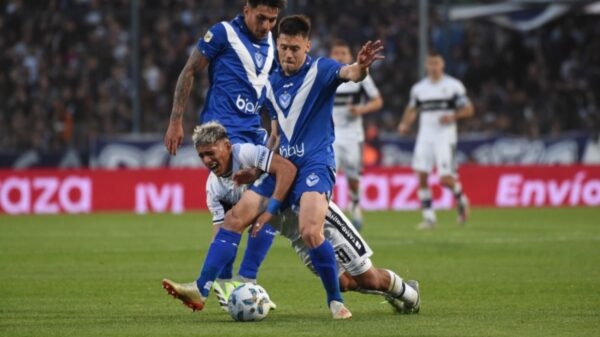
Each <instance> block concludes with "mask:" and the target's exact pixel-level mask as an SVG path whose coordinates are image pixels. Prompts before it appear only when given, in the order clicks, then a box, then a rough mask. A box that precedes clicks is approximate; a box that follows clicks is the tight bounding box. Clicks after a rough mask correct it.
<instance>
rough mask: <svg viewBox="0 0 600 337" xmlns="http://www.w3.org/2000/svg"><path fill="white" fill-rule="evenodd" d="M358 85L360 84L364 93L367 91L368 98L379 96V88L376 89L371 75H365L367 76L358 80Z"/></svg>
mask: <svg viewBox="0 0 600 337" xmlns="http://www.w3.org/2000/svg"><path fill="white" fill-rule="evenodd" d="M360 85H361V86H362V88H363V90H364V91H365V93H367V97H369V99H373V98H375V97H379V96H381V94H380V93H379V89H377V86H376V85H375V82H374V81H373V78H372V77H371V75H367V77H365V79H364V80H363V81H362V82H360Z"/></svg>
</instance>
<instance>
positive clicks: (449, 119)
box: [440, 115, 456, 125]
mask: <svg viewBox="0 0 600 337" xmlns="http://www.w3.org/2000/svg"><path fill="white" fill-rule="evenodd" d="M455 121H456V118H455V117H454V115H443V116H442V117H440V123H441V124H444V125H446V124H451V123H454V122H455Z"/></svg>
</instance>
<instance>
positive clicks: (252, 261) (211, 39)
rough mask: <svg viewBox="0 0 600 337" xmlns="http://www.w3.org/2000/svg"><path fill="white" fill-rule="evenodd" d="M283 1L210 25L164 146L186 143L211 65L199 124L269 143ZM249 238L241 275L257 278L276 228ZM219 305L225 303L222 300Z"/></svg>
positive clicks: (260, 0)
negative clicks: (194, 97)
mask: <svg viewBox="0 0 600 337" xmlns="http://www.w3.org/2000/svg"><path fill="white" fill-rule="evenodd" d="M285 3H286V1H285V0H248V1H247V3H246V5H245V6H244V9H243V15H239V16H237V17H236V18H235V19H233V20H232V21H229V22H220V23H217V24H215V25H214V26H212V27H211V28H210V29H209V30H208V32H206V34H205V35H204V36H203V37H202V38H200V40H199V41H198V44H197V45H196V47H195V48H193V50H192V53H191V55H190V56H189V58H188V60H187V62H186V64H185V66H184V68H183V70H182V71H181V73H180V75H179V78H178V80H177V85H176V88H175V95H174V100H173V109H172V112H171V118H170V122H169V127H168V129H167V132H166V135H165V139H164V142H165V146H166V147H167V150H168V151H169V153H170V154H171V155H176V153H177V149H178V148H179V146H181V144H182V142H183V125H182V124H183V122H182V119H183V114H184V111H185V107H186V103H187V100H188V97H189V95H190V92H191V90H192V86H193V84H194V74H196V73H198V72H201V71H204V69H206V68H207V67H208V73H209V79H210V87H209V90H208V93H207V97H206V100H205V102H206V103H205V105H204V108H203V110H202V113H201V115H200V124H202V123H206V122H209V121H212V120H217V121H219V122H220V123H221V124H223V125H224V126H225V127H226V128H227V132H228V135H229V138H230V139H231V142H232V143H254V144H265V141H266V131H265V130H264V129H262V128H261V118H260V110H261V101H262V99H263V89H264V87H265V84H266V83H267V81H268V76H269V73H270V71H271V67H272V65H273V63H274V62H273V61H274V59H275V57H276V55H275V54H276V53H275V42H274V39H273V37H272V34H271V29H272V28H273V27H274V26H275V23H276V21H277V16H278V14H279V11H280V10H281V9H283V8H284V7H285ZM266 227H267V228H266V229H267V230H264V231H261V232H260V233H259V235H257V236H256V237H248V245H247V249H246V254H245V255H244V258H243V260H242V263H241V265H240V269H239V271H238V276H237V278H238V279H241V280H242V281H254V280H256V277H257V272H258V268H259V266H260V264H261V263H262V261H263V260H264V258H265V256H266V254H267V252H268V250H269V248H270V247H271V244H272V242H273V238H274V231H273V230H272V229H269V228H268V227H269V226H268V225H266ZM234 260H235V256H234V257H232V259H231V260H230V261H227V262H226V265H225V267H224V268H223V271H222V273H221V274H220V275H219V278H218V279H217V282H216V283H215V284H214V287H215V292H216V293H217V296H218V297H219V299H222V298H227V297H228V292H229V291H230V290H231V289H232V288H233V287H234V285H235V282H232V277H233V263H234ZM219 302H220V304H221V305H227V303H224V302H223V301H219Z"/></svg>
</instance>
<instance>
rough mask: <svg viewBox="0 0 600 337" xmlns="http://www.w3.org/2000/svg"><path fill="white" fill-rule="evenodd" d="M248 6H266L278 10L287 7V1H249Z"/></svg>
mask: <svg viewBox="0 0 600 337" xmlns="http://www.w3.org/2000/svg"><path fill="white" fill-rule="evenodd" d="M247 4H248V6H250V7H252V8H256V7H258V6H260V5H264V6H267V7H275V8H277V9H284V8H285V6H286V5H287V0H248V2H247Z"/></svg>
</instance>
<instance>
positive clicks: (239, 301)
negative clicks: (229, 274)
mask: <svg viewBox="0 0 600 337" xmlns="http://www.w3.org/2000/svg"><path fill="white" fill-rule="evenodd" d="M270 302H271V300H270V299H269V294H267V291H266V290H265V289H264V288H263V287H261V286H259V285H258V284H253V283H244V284H242V285H239V286H238V287H237V288H235V289H234V290H233V291H232V292H231V295H229V301H228V302H227V307H228V309H229V314H230V315H231V317H232V318H233V319H234V320H236V321H239V322H251V321H261V320H263V319H264V318H265V317H267V315H268V314H269V310H270V308H271V305H270Z"/></svg>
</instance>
